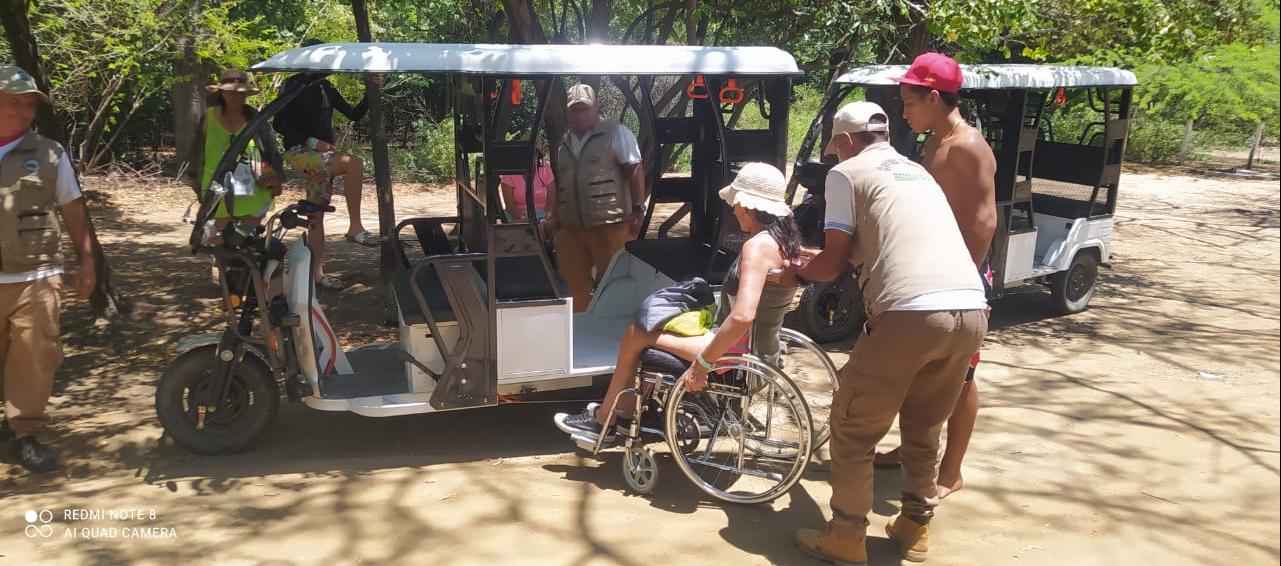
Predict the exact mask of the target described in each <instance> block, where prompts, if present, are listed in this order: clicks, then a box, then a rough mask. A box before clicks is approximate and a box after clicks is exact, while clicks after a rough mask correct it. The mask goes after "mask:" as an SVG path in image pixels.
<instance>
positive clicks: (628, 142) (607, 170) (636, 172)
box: [547, 84, 646, 312]
mask: <svg viewBox="0 0 1281 566" xmlns="http://www.w3.org/2000/svg"><path fill="white" fill-rule="evenodd" d="M565 98H566V99H567V101H566V105H567V108H566V117H567V119H568V122H569V131H568V132H566V133H565V135H564V136H563V137H562V138H561V141H560V146H559V148H558V149H557V159H556V162H555V166H556V184H555V188H554V189H553V194H552V195H551V196H550V197H549V198H548V199H547V228H548V231H549V232H550V233H552V234H554V235H555V246H556V263H557V266H558V267H559V269H560V276H561V278H562V279H564V280H565V286H566V287H568V288H569V294H570V296H571V297H573V299H574V312H583V311H584V310H587V304H588V303H589V302H591V298H592V293H593V292H594V290H595V288H596V285H597V284H598V283H600V278H601V276H602V275H604V274H605V268H606V267H608V266H609V261H610V259H612V258H613V257H614V254H615V253H617V252H618V251H619V250H622V249H623V245H624V244H626V243H627V242H629V241H631V240H632V239H633V238H635V237H636V234H637V233H638V232H640V226H641V222H642V221H643V220H644V219H645V196H646V195H645V169H644V168H643V167H641V152H640V146H639V145H638V144H637V143H636V135H635V134H633V133H632V132H631V130H628V129H627V127H626V126H624V125H622V124H620V123H618V122H615V121H612V120H603V119H601V116H600V110H599V109H598V108H597V106H596V92H595V91H593V90H592V87H591V86H590V85H585V84H577V85H574V86H572V87H570V89H569V92H567V93H566V95H565Z"/></svg>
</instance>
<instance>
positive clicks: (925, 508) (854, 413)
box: [796, 102, 987, 563]
mask: <svg viewBox="0 0 1281 566" xmlns="http://www.w3.org/2000/svg"><path fill="white" fill-rule="evenodd" d="M827 153H829V154H830V153H834V154H836V157H837V159H838V160H839V161H840V163H839V164H837V165H836V167H833V168H832V170H831V172H829V173H828V175H827V181H826V196H827V212H826V219H825V225H824V234H825V243H824V247H823V251H822V252H819V253H818V254H817V256H816V257H814V259H813V260H812V261H810V262H809V263H808V264H807V265H805V266H804V267H803V268H802V269H801V270H800V276H801V277H803V278H805V279H811V280H817V281H830V280H832V279H834V278H836V277H837V276H838V275H840V274H841V273H842V272H843V271H844V269H845V263H846V262H850V263H852V264H853V265H854V272H855V274H856V275H857V276H858V281H859V287H861V288H862V290H863V301H864V303H865V307H866V308H867V313H868V322H867V324H866V325H865V326H864V329H863V334H862V336H860V337H859V340H858V342H857V343H856V344H855V345H854V350H853V352H851V353H850V360H849V363H847V364H846V365H845V367H844V368H841V371H840V383H839V385H838V387H837V390H836V398H835V399H833V402H832V422H831V430H832V447H831V450H832V479H831V482H832V521H831V522H830V523H829V524H828V527H827V528H826V529H824V530H821V531H819V530H813V529H801V530H799V531H797V533H796V541H797V543H798V544H799V545H800V546H801V548H802V549H804V550H806V551H807V552H809V553H811V554H813V555H815V556H818V557H820V558H824V559H828V560H834V561H839V562H849V563H865V562H866V561H867V550H866V544H865V537H866V531H867V525H868V521H867V514H868V513H869V512H870V511H871V510H872V475H873V472H872V456H873V454H874V453H875V450H876V443H877V442H879V441H880V440H881V438H882V437H884V436H885V433H886V432H888V431H889V429H890V425H891V424H892V423H893V422H894V417H895V416H898V417H899V428H900V430H901V431H902V437H903V445H902V449H901V458H902V461H903V475H904V481H903V502H902V503H903V505H902V512H901V513H900V514H899V516H898V517H896V518H895V519H894V521H893V522H891V523H890V524H888V525H886V527H885V530H886V533H887V534H888V535H889V537H890V538H891V539H892V540H894V542H895V543H896V544H897V546H898V548H899V552H900V553H901V554H902V555H903V557H904V558H906V559H907V560H910V561H914V562H919V561H922V560H924V559H925V554H926V550H927V548H928V539H929V522H930V519H931V518H932V517H933V515H934V507H935V506H936V505H937V504H938V486H937V485H935V480H936V478H937V476H938V468H937V462H938V451H939V433H940V431H941V429H942V426H943V423H944V422H945V421H946V420H947V418H948V416H949V415H951V413H952V408H953V407H955V406H956V399H957V397H959V396H960V394H961V387H962V385H963V384H964V383H965V373H966V370H967V369H968V368H969V363H970V357H971V356H973V355H974V352H975V351H977V349H978V346H979V343H980V342H982V340H983V334H984V333H985V332H987V297H986V295H985V293H984V291H983V283H982V282H981V281H980V280H979V275H978V273H977V272H976V271H975V270H974V264H973V263H972V262H971V261H970V254H969V251H968V250H967V249H966V247H965V240H964V239H963V238H962V237H961V231H960V229H959V228H958V227H957V224H956V220H955V218H954V217H953V215H952V209H951V208H950V207H949V206H948V202H947V197H946V195H944V194H943V190H942V189H941V188H939V185H938V183H936V182H935V181H934V178H933V177H932V176H931V175H930V173H929V172H928V171H926V170H925V169H924V168H923V167H921V166H920V165H918V164H916V163H913V162H912V161H910V160H908V159H907V158H905V157H903V156H902V155H899V153H898V152H896V151H894V148H893V147H891V146H890V144H889V118H888V116H886V114H885V112H884V111H883V110H882V109H881V107H880V106H878V105H876V104H874V103H871V102H854V103H850V104H847V105H846V106H844V107H842V108H841V109H840V111H838V112H837V113H836V116H835V117H834V119H833V124H832V138H831V142H830V143H829V145H828V148H827Z"/></svg>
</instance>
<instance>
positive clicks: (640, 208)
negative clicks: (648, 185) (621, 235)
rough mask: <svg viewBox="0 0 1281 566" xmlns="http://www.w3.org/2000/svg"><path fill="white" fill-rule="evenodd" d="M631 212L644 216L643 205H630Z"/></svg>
mask: <svg viewBox="0 0 1281 566" xmlns="http://www.w3.org/2000/svg"><path fill="white" fill-rule="evenodd" d="M632 212H639V213H641V214H645V205H643V204H633V205H632Z"/></svg>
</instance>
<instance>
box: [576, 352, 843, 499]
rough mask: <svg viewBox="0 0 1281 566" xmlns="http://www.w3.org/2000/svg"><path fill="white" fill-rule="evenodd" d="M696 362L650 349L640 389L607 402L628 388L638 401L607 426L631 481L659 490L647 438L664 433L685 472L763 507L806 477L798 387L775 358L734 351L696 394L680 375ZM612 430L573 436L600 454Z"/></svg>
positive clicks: (811, 435)
mask: <svg viewBox="0 0 1281 566" xmlns="http://www.w3.org/2000/svg"><path fill="white" fill-rule="evenodd" d="M783 343H784V345H785V346H786V345H787V344H788V343H789V341H787V340H785V341H784V342H783ZM783 365H786V364H783ZM689 366H690V364H689V362H686V361H684V360H682V359H680V358H678V357H676V356H674V355H672V354H669V353H667V352H664V351H662V350H658V349H655V348H649V349H646V350H644V351H643V352H642V353H641V360H640V364H639V369H638V371H637V372H636V378H635V381H634V383H633V386H632V387H629V388H626V389H623V390H622V391H620V392H619V394H618V395H617V396H616V397H615V398H614V399H612V400H608V401H610V402H612V403H613V404H614V405H613V406H615V407H617V405H618V401H619V400H620V399H622V398H623V397H624V396H625V395H627V394H634V395H636V397H637V399H638V408H637V411H636V414H635V415H633V416H632V419H631V420H630V422H628V423H621V422H619V420H620V419H619V415H620V414H623V413H625V412H626V411H625V410H622V409H619V408H615V410H614V411H613V412H612V414H610V415H609V416H608V418H607V420H606V423H605V427H604V429H603V430H605V431H610V430H614V431H615V434H616V435H617V436H618V437H619V438H620V439H621V444H622V446H623V479H624V480H625V481H626V482H627V485H628V487H630V488H631V489H632V490H633V491H635V492H637V493H641V494H649V493H652V492H653V491H654V487H655V485H656V484H657V481H658V476H659V465H658V460H657V459H656V458H655V452H654V450H653V448H652V447H651V444H652V443H651V442H649V441H651V440H653V439H655V438H657V439H658V440H659V442H661V443H664V444H666V445H667V448H668V452H669V453H670V454H671V456H672V459H673V460H674V461H675V462H676V465H677V467H678V468H679V469H680V471H681V473H683V474H684V475H685V476H686V477H688V478H689V479H690V480H691V481H692V482H693V483H694V485H696V486H698V488H699V489H701V490H702V491H703V492H705V493H707V494H708V495H710V496H712V497H714V498H716V499H719V500H721V501H726V502H730V503H743V504H751V503H763V502H767V501H772V500H774V499H776V498H778V497H779V496H780V495H782V494H784V493H786V492H787V490H789V489H791V487H792V486H793V485H795V484H796V482H797V481H799V480H800V479H801V475H802V474H803V473H804V472H805V466H806V464H807V463H808V462H809V459H810V455H811V453H812V451H813V449H814V447H815V440H816V436H815V431H814V425H813V421H812V419H811V416H810V409H809V404H808V403H807V401H806V398H805V395H804V393H803V391H802V390H801V388H800V387H797V385H796V383H795V382H793V380H792V379H791V378H789V377H788V376H787V375H785V374H784V373H783V372H782V371H780V370H779V369H778V367H777V365H775V364H769V363H766V362H764V361H762V360H761V359H759V358H757V357H755V356H752V355H750V354H727V355H725V356H723V357H721V358H720V359H718V360H716V361H715V362H714V364H713V367H712V369H711V370H710V371H709V372H708V383H707V387H706V388H704V389H703V390H702V391H697V392H695V391H689V390H687V389H686V388H685V384H684V383H683V382H682V381H681V380H680V376H681V375H682V374H684V373H685V371H686V370H687V369H688V368H689ZM833 375H834V374H833ZM829 403H830V401H829ZM616 425H617V426H616ZM611 427H612V428H611ZM823 428H824V429H826V422H824V425H823ZM607 436H608V435H607V434H601V435H599V436H598V437H596V438H591V437H589V436H586V435H574V440H575V442H576V443H577V444H578V445H579V446H580V447H581V448H583V449H585V450H588V451H590V452H591V453H592V454H593V455H595V454H598V453H599V452H600V450H601V448H602V447H603V446H604V441H605V439H606V437H607ZM824 439H825V438H824Z"/></svg>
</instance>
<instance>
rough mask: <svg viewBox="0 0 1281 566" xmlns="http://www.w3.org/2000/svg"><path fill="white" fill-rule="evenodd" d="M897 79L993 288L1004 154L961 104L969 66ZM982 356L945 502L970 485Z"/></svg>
mask: <svg viewBox="0 0 1281 566" xmlns="http://www.w3.org/2000/svg"><path fill="white" fill-rule="evenodd" d="M897 80H898V83H899V84H900V87H899V94H900V96H901V97H902V98H903V118H904V119H905V120H907V123H908V124H909V125H910V126H911V127H912V129H913V130H915V131H917V132H920V133H925V132H930V133H931V135H930V138H929V139H928V140H927V141H926V142H925V150H924V153H923V155H922V158H921V165H924V166H925V169H926V170H927V171H929V172H930V175H932V176H933V177H934V180H935V181H937V182H938V184H939V186H941V187H942V188H943V194H944V195H945V196H946V197H947V202H948V204H949V205H951V207H952V215H953V216H955V217H956V223H957V225H958V226H959V227H960V229H961V236H962V237H963V238H964V239H965V247H966V248H967V249H968V250H969V252H970V259H972V260H973V261H974V265H975V266H976V267H978V269H979V273H980V274H981V275H982V276H983V283H984V284H985V285H986V286H987V287H988V289H989V290H990V289H991V286H992V270H991V268H989V267H988V265H987V254H988V248H990V247H991V245H992V234H993V233H994V232H995V231H996V180H995V177H994V176H995V174H996V156H995V155H994V154H993V153H992V148H991V147H989V146H988V145H987V141H986V140H984V139H983V134H982V133H980V132H979V131H978V129H976V128H974V127H973V126H971V125H969V124H967V123H965V119H964V118H962V117H961V112H960V110H959V109H958V108H957V102H958V97H957V93H958V92H959V91H960V89H961V82H962V76H961V67H960V65H958V64H957V63H956V61H954V60H952V58H951V57H948V56H946V55H942V54H939V53H925V54H922V55H921V56H919V57H917V58H916V60H915V61H913V62H912V66H911V67H910V68H908V71H907V74H905V75H904V76H903V77H901V78H899V79H897ZM978 361H979V355H978V352H975V353H974V359H973V360H971V362H970V372H969V374H968V375H967V376H966V379H965V387H964V389H962V390H961V397H960V399H958V400H957V402H956V409H955V410H954V411H953V412H952V416H951V418H949V419H948V421H947V447H946V449H945V451H944V453H943V461H942V463H940V464H939V475H938V484H939V485H938V494H939V498H940V499H942V498H944V497H947V496H948V494H950V493H952V492H954V491H957V490H959V489H961V487H962V486H963V484H964V482H963V481H962V479H961V461H962V460H963V459H964V458H965V449H966V448H967V447H969V444H970V436H971V435H973V434H974V422H975V420H976V419H977V418H978V412H979V390H978V386H977V385H975V383H974V368H975V367H976V366H977V365H978ZM877 464H878V465H881V466H897V465H898V449H897V448H896V449H894V451H893V452H890V453H887V454H878V455H877Z"/></svg>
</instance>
